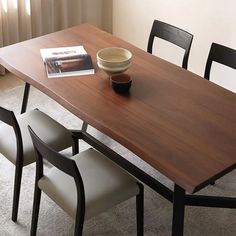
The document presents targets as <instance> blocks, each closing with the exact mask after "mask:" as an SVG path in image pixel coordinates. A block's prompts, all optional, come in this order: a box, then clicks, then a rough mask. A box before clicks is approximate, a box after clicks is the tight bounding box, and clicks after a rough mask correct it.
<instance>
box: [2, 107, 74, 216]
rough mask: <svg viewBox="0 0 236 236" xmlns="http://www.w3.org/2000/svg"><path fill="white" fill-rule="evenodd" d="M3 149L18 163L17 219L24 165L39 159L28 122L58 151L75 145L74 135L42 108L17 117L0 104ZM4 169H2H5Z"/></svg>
mask: <svg viewBox="0 0 236 236" xmlns="http://www.w3.org/2000/svg"><path fill="white" fill-rule="evenodd" d="M0 120H1V121H3V123H1V124H0V153H2V154H3V156H5V157H6V158H7V159H8V160H9V161H10V162H12V163H13V164H14V165H15V182H14V195H13V209H12V220H13V221H16V220H17V214H18V206H19V197H20V187H21V178H22V169H23V167H24V166H26V165H29V164H31V163H32V162H34V161H35V156H36V155H35V152H34V147H33V144H32V140H31V137H30V134H29V131H28V128H27V126H28V125H31V126H32V127H33V128H34V129H35V130H36V131H37V132H38V134H39V135H40V137H41V138H42V139H43V140H44V141H45V142H46V143H47V144H48V145H50V146H51V147H53V148H55V149H56V150H57V151H61V150H63V149H65V148H68V147H70V146H72V144H73V138H72V134H71V132H70V131H68V130H67V129H66V128H65V127H63V126H62V125H61V124H59V123H58V122H56V121H55V120H53V119H52V118H50V117H49V116H47V115H46V114H44V113H43V112H41V111H39V110H33V111H30V112H26V113H24V114H22V115H19V116H18V117H16V116H15V115H14V113H13V112H12V111H9V110H7V109H5V108H3V107H0ZM1 171H2V170H1Z"/></svg>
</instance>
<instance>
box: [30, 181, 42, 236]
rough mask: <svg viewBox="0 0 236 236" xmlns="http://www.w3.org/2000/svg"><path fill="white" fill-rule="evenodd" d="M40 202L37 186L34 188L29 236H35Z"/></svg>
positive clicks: (39, 190)
mask: <svg viewBox="0 0 236 236" xmlns="http://www.w3.org/2000/svg"><path fill="white" fill-rule="evenodd" d="M40 200H41V189H40V188H38V186H35V190H34V203H33V213H32V221H31V231H30V235H31V236H35V235H36V233H37V225H38V218H39V207H40Z"/></svg>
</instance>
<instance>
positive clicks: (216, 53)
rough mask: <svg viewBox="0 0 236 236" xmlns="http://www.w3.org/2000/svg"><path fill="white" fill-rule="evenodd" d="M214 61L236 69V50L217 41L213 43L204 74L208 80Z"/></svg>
mask: <svg viewBox="0 0 236 236" xmlns="http://www.w3.org/2000/svg"><path fill="white" fill-rule="evenodd" d="M213 61H215V62H218V63H220V64H223V65H225V66H228V67H231V68H233V69H235V70H236V50H235V49H232V48H229V47H226V46H223V45H220V44H217V43H212V45H211V49H210V52H209V55H208V58H207V63H206V68H205V74H204V78H205V79H207V80H210V71H211V66H212V62H213Z"/></svg>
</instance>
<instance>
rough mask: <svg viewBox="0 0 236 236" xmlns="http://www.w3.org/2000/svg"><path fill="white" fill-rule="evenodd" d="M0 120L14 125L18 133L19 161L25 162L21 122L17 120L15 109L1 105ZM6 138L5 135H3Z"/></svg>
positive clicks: (16, 133)
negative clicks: (11, 109)
mask: <svg viewBox="0 0 236 236" xmlns="http://www.w3.org/2000/svg"><path fill="white" fill-rule="evenodd" d="M0 120H1V121H2V122H4V123H6V124H7V125H10V126H12V128H13V130H14V132H15V135H16V145H17V154H16V155H17V158H16V160H17V162H20V163H21V164H22V163H23V141H22V136H21V131H20V127H19V124H18V122H17V119H16V116H15V114H14V112H13V111H10V110H7V109H5V108H3V107H0ZM1 138H4V137H1Z"/></svg>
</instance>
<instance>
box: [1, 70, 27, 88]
mask: <svg viewBox="0 0 236 236" xmlns="http://www.w3.org/2000/svg"><path fill="white" fill-rule="evenodd" d="M21 84H23V81H22V80H20V79H19V78H17V77H16V76H15V75H13V74H11V73H7V74H6V75H4V76H0V92H1V91H4V90H8V89H11V88H14V87H17V86H19V85H21Z"/></svg>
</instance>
